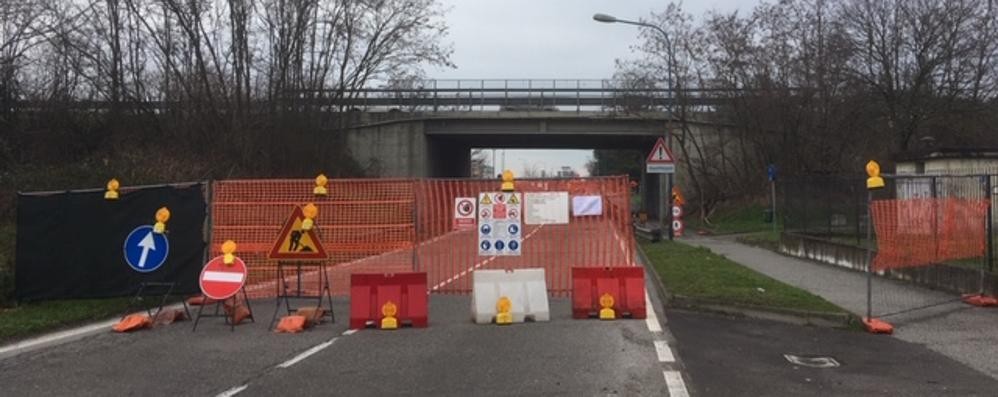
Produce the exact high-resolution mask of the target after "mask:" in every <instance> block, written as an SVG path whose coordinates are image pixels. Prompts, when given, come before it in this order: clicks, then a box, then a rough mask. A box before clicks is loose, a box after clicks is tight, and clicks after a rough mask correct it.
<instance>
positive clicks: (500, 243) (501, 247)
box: [496, 240, 506, 251]
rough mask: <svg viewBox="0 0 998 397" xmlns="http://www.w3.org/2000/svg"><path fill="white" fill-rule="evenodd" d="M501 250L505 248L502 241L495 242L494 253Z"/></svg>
mask: <svg viewBox="0 0 998 397" xmlns="http://www.w3.org/2000/svg"><path fill="white" fill-rule="evenodd" d="M503 248H506V244H503V242H502V240H496V251H502V249H503Z"/></svg>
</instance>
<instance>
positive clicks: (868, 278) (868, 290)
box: [866, 190, 873, 320]
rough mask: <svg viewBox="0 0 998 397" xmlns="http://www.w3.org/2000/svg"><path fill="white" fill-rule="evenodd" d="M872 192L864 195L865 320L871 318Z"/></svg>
mask: <svg viewBox="0 0 998 397" xmlns="http://www.w3.org/2000/svg"><path fill="white" fill-rule="evenodd" d="M872 205H873V191H872V190H867V193H866V319H867V320H870V319H872V318H873V211H872V208H870V207H871V206H872Z"/></svg>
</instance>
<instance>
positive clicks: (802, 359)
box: [783, 354, 839, 368]
mask: <svg viewBox="0 0 998 397" xmlns="http://www.w3.org/2000/svg"><path fill="white" fill-rule="evenodd" d="M783 357H784V358H786V359H787V361H789V362H790V363H791V364H794V365H800V366H803V367H811V368H836V367H838V366H839V362H838V361H835V359H834V358H832V357H828V356H795V355H793V354H784V355H783Z"/></svg>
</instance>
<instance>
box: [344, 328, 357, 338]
mask: <svg viewBox="0 0 998 397" xmlns="http://www.w3.org/2000/svg"><path fill="white" fill-rule="evenodd" d="M356 332H357V330H355V329H348V330H346V331H343V336H350V335H353V334H355V333H356Z"/></svg>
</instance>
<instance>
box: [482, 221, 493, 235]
mask: <svg viewBox="0 0 998 397" xmlns="http://www.w3.org/2000/svg"><path fill="white" fill-rule="evenodd" d="M489 233H492V225H490V224H488V223H484V224H482V234H489Z"/></svg>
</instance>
